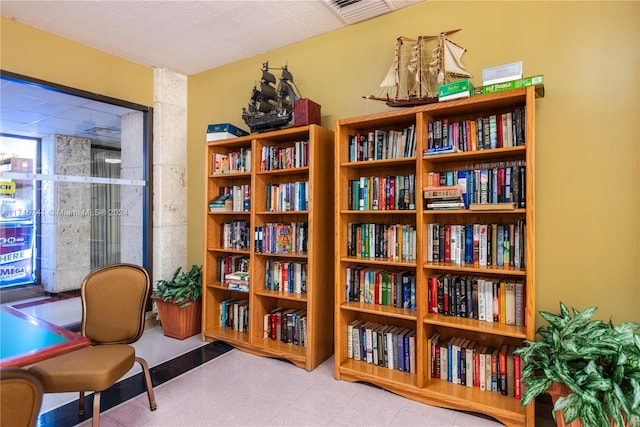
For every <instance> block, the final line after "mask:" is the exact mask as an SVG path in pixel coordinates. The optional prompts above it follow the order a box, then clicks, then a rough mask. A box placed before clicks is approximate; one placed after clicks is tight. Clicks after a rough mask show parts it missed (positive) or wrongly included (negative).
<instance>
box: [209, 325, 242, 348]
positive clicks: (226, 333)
mask: <svg viewBox="0 0 640 427" xmlns="http://www.w3.org/2000/svg"><path fill="white" fill-rule="evenodd" d="M203 335H204V337H205V338H210V339H212V340H221V341H225V342H226V343H228V344H230V345H232V346H246V345H248V344H249V334H248V333H246V332H237V331H234V330H233V328H223V327H221V326H216V327H213V328H209V329H207V330H205V331H204V332H203Z"/></svg>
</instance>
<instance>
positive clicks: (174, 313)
mask: <svg viewBox="0 0 640 427" xmlns="http://www.w3.org/2000/svg"><path fill="white" fill-rule="evenodd" d="M151 298H153V300H154V301H155V302H156V305H157V307H158V314H159V315H160V322H161V323H162V329H163V331H164V335H165V336H167V337H171V338H177V339H179V340H183V339H185V338H189V337H192V336H194V335H195V334H197V333H199V332H200V331H201V329H202V323H201V322H202V321H201V319H202V300H199V301H196V302H193V303H191V304H189V305H188V306H187V307H184V308H180V305H179V304H174V303H173V302H171V301H163V300H162V298H160V297H158V296H155V295H152V296H151Z"/></svg>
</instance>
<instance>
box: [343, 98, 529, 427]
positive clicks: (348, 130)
mask: <svg viewBox="0 0 640 427" xmlns="http://www.w3.org/2000/svg"><path fill="white" fill-rule="evenodd" d="M535 98H536V92H535V88H533V87H529V88H526V89H518V90H513V91H508V92H502V93H497V94H488V95H482V96H475V97H471V98H468V99H462V100H453V101H448V102H442V103H436V104H430V105H425V106H419V107H412V108H408V109H403V110H394V111H389V112H383V113H379V114H372V115H368V116H361V117H355V118H349V119H342V120H338V121H337V122H336V125H335V138H336V142H335V158H336V162H335V177H334V179H335V198H336V200H335V203H336V204H335V215H334V217H335V233H336V236H335V244H336V247H335V280H334V282H335V286H336V290H335V325H336V330H335V377H336V378H337V379H342V380H346V381H365V382H369V383H373V384H375V385H378V386H380V387H382V388H385V389H387V390H389V391H392V392H394V393H397V394H399V395H402V396H405V397H408V398H410V399H413V400H416V401H420V402H424V403H427V404H432V405H437V406H442V407H447V408H454V409H460V410H466V411H475V412H479V413H484V414H487V415H490V416H492V417H494V418H496V419H498V420H499V421H501V422H503V423H505V424H507V425H528V426H533V425H534V419H535V414H534V406H533V404H532V405H529V406H527V407H522V406H521V405H520V400H517V399H515V398H513V397H508V396H503V395H501V393H500V392H493V391H481V390H480V389H479V387H475V386H474V387H466V386H463V385H459V384H454V383H453V382H449V381H447V380H446V379H440V378H435V377H434V376H432V374H431V366H430V361H431V360H432V354H431V353H432V352H431V337H433V336H434V334H436V333H437V334H439V335H440V340H441V341H445V340H447V339H450V338H457V337H460V338H462V339H469V340H470V341H473V340H475V341H476V342H477V343H478V345H486V346H493V347H495V348H498V349H500V348H501V347H502V346H503V345H505V344H507V345H510V346H514V347H515V346H519V345H521V343H522V340H523V339H534V336H535V313H536V310H535V188H534V185H535ZM516 108H520V109H524V116H525V117H524V119H525V120H524V126H525V127H524V134H525V137H526V144H525V145H519V146H514V147H506V148H495V149H486V150H473V151H465V152H453V153H442V154H436V155H423V150H424V149H426V148H427V147H428V138H429V122H432V123H434V122H436V121H438V120H444V119H447V120H448V122H449V123H453V122H462V121H467V120H476V119H478V118H480V117H488V116H491V115H502V114H504V113H507V112H511V111H513V110H514V109H516ZM412 127H414V129H415V137H416V138H415V139H416V150H415V152H416V153H417V155H413V156H411V157H401V158H394V159H379V160H365V161H351V160H352V159H351V158H350V155H351V156H353V155H354V153H353V152H352V153H351V154H350V153H349V150H350V146H351V145H352V142H350V141H353V139H354V137H355V138H356V139H359V138H361V137H362V138H364V135H369V133H370V132H371V131H377V130H383V131H387V132H388V131H390V130H394V131H403V130H404V129H411V128H412ZM364 156H365V158H366V156H367V153H365V154H364ZM382 157H383V158H384V157H385V156H384V155H383V156H382ZM373 158H374V159H375V158H376V155H375V153H374V155H373ZM525 162H526V168H525V169H526V177H525V178H526V187H525V188H523V189H522V190H523V191H525V192H526V207H516V208H511V209H508V208H501V209H496V206H489V205H485V206H484V207H483V206H479V207H478V208H479V209H478V210H476V209H474V210H471V209H465V208H462V209H455V210H453V209H446V210H444V209H442V210H429V209H427V206H426V205H425V203H424V200H423V197H422V195H423V192H422V190H423V188H424V187H426V186H428V184H429V183H428V180H429V179H430V178H431V176H432V174H431V173H432V172H438V173H441V174H442V173H444V172H446V171H454V170H461V169H465V168H466V169H473V168H478V167H483V166H482V165H486V164H507V165H510V164H523V163H525ZM391 175H400V176H406V175H415V206H413V205H412V206H403V207H404V208H409V209H405V210H388V209H384V208H386V207H387V206H386V205H384V203H382V202H379V205H378V210H371V209H370V210H360V208H359V207H356V205H354V201H353V199H354V198H358V197H359V196H358V195H356V194H354V193H356V192H358V191H361V190H357V189H356V190H353V188H354V183H357V182H358V181H359V180H361V178H362V177H383V176H391ZM356 187H357V185H356ZM374 191H375V190H374ZM383 192H384V190H382V189H380V192H379V195H380V194H382V193H383ZM369 196H370V197H371V193H370V194H369ZM380 203H382V204H380ZM383 205H384V206H383ZM367 206H368V205H367ZM396 209H398V208H397V207H396ZM518 221H520V222H522V223H523V224H524V228H523V229H522V232H523V233H524V236H523V237H524V242H526V247H525V248H524V255H523V256H524V259H523V263H524V265H523V266H521V267H509V266H507V267H497V266H489V267H487V266H483V267H480V266H479V265H475V264H473V263H455V264H452V263H443V262H431V261H429V257H430V256H431V257H432V258H433V254H432V252H431V251H430V250H429V248H428V241H429V235H428V233H429V231H428V230H429V228H430V226H429V224H448V225H455V224H485V225H488V226H490V225H491V224H511V223H517V222H518ZM372 223H373V224H387V225H389V224H405V225H408V226H409V227H410V228H413V229H414V230H415V250H414V252H413V253H411V251H409V255H408V256H406V257H405V258H399V259H398V258H396V259H390V258H384V257H377V258H376V257H375V254H374V256H372V257H363V256H362V250H361V249H362V248H357V250H356V252H355V255H354V252H353V250H354V246H357V245H358V244H361V245H365V244H366V242H365V243H363V240H362V239H363V237H362V236H363V233H364V228H362V229H361V231H360V233H361V234H357V233H356V234H354V231H353V230H354V228H353V224H372ZM356 230H357V227H356ZM370 230H371V232H372V233H373V232H375V231H376V230H375V229H371V228H370ZM381 230H385V229H384V228H382V229H381ZM387 230H388V229H387ZM384 232H386V231H384ZM384 232H382V233H384ZM378 233H379V234H380V231H378ZM405 239H406V236H405ZM383 242H384V239H383ZM386 244H389V245H392V244H393V242H390V241H386ZM396 244H397V243H396ZM385 250H387V249H382V250H381V253H382V254H387V255H388V253H389V252H385ZM354 269H355V270H356V271H360V270H358V269H361V270H373V271H374V272H377V271H383V272H393V273H396V276H397V275H398V274H399V272H405V274H406V272H408V274H409V275H415V302H414V303H413V302H412V303H413V304H414V306H415V308H396V307H395V306H394V304H393V302H391V305H382V304H376V303H368V302H362V297H361V300H354V299H353V298H349V297H348V295H347V292H348V291H347V282H348V279H349V292H350V293H352V294H353V288H352V287H351V286H354V284H353V283H352V282H351V280H350V279H351V278H353V279H354V280H356V279H355V278H354V276H353V273H352V272H353V270H354ZM348 273H349V278H348V277H347V275H348ZM434 276H435V277H444V276H465V277H484V278H494V279H495V280H496V281H497V280H503V279H504V280H508V281H512V280H513V281H520V282H522V283H524V288H525V293H524V301H523V302H524V326H514V325H507V324H505V323H501V322H494V323H489V322H487V321H480V320H477V319H474V318H462V317H456V316H451V315H445V314H442V313H434V312H432V311H431V310H430V309H429V304H430V303H429V301H430V300H429V278H430V277H434ZM391 282H392V283H393V279H391ZM371 283H373V282H371ZM360 285H361V286H362V281H361V283H360ZM371 286H373V285H371ZM381 286H382V285H381ZM376 289H377V288H376ZM375 292H378V291H377V290H375ZM381 298H384V297H381ZM356 299H357V297H356ZM409 306H410V307H411V305H409ZM357 321H360V322H362V323H361V324H360V325H362V324H364V323H366V322H373V326H371V328H374V329H373V330H374V332H375V327H376V326H378V327H379V328H380V327H381V328H386V329H382V330H380V329H378V334H377V335H373V337H374V343H373V346H375V337H376V336H377V337H380V335H381V334H380V331H382V332H383V334H382V337H386V336H387V332H388V331H389V330H391V329H390V328H392V327H395V328H398V327H399V328H406V329H405V331H406V330H407V329H408V330H412V331H415V344H411V345H412V346H414V348H415V361H411V362H412V363H413V366H412V369H410V372H402V371H400V370H398V369H389V368H388V367H383V366H380V364H384V362H383V361H382V360H380V364H378V365H376V364H375V363H367V362H366V361H363V360H357V359H356V358H355V357H354V354H353V352H356V351H357V350H356V349H355V347H356V343H355V340H356V338H355V336H354V335H353V333H352V329H351V328H352V327H353V326H351V328H350V325H353V324H354V323H355V322H357ZM380 325H382V326H380ZM357 326H358V325H357ZM365 329H366V328H365ZM397 330H398V329H396V331H397ZM349 332H351V334H350V333H349ZM364 339H366V337H365V338H364ZM383 339H384V338H383ZM405 342H406V341H405ZM365 344H366V343H365ZM388 344H389V345H391V344H393V345H395V342H393V341H389V342H388ZM379 345H380V341H378V347H379ZM382 345H383V347H384V341H383V342H382ZM350 346H351V349H352V350H351V351H350ZM364 350H365V351H366V348H365V349H364ZM374 352H375V350H374ZM379 354H380V353H379ZM356 356H357V355H356ZM380 357H382V356H380ZM374 358H375V356H374ZM374 362H375V359H374ZM396 364H397V361H396Z"/></svg>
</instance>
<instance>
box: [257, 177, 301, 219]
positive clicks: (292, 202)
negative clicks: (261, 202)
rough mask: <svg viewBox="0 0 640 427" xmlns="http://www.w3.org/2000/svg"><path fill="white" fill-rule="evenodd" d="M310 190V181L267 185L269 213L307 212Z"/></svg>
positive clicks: (267, 208)
mask: <svg viewBox="0 0 640 427" xmlns="http://www.w3.org/2000/svg"><path fill="white" fill-rule="evenodd" d="M308 188H309V182H308V181H298V182H286V183H282V184H267V185H266V193H267V199H266V210H267V212H289V211H306V210H307V209H308V208H309V199H308V194H309V192H308Z"/></svg>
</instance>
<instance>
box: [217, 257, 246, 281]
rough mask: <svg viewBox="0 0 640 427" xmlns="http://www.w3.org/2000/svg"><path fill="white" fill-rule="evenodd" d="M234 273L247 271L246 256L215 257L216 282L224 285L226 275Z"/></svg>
mask: <svg viewBox="0 0 640 427" xmlns="http://www.w3.org/2000/svg"><path fill="white" fill-rule="evenodd" d="M234 271H244V272H248V271H249V257H248V256H247V255H225V256H219V257H216V281H217V282H219V283H224V281H225V277H226V276H227V274H230V273H233V272H234Z"/></svg>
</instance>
